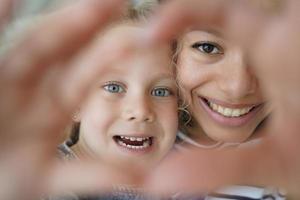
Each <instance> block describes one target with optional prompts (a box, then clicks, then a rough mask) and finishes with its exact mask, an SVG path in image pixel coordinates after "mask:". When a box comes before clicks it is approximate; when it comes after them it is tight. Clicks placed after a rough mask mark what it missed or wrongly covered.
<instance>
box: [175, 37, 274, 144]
mask: <svg viewBox="0 0 300 200" xmlns="http://www.w3.org/2000/svg"><path fill="white" fill-rule="evenodd" d="M179 45H181V50H180V52H179V55H178V61H177V64H178V66H177V67H178V80H179V84H180V86H181V87H182V90H183V91H182V94H183V98H185V100H186V101H187V102H188V103H189V107H188V110H189V112H190V113H191V115H192V116H193V117H194V121H195V123H196V125H195V128H192V132H191V134H194V136H196V137H197V135H196V134H198V136H199V134H200V133H199V132H201V129H202V130H203V131H204V133H205V134H206V135H207V136H208V137H209V138H211V139H213V140H215V141H223V142H242V141H245V140H246V139H247V138H248V137H249V136H251V135H252V133H253V132H254V131H255V129H256V128H257V127H258V125H259V124H260V123H261V122H262V121H263V120H264V119H265V118H266V117H267V116H268V115H269V114H270V106H269V105H267V104H266V101H265V99H264V98H263V97H262V94H261V92H260V88H259V84H258V81H257V79H256V77H255V76H254V75H253V74H252V73H251V71H250V69H249V67H250V66H248V63H247V62H246V60H247V59H246V55H245V52H243V51H242V49H241V48H239V47H238V46H235V45H233V44H231V43H229V42H227V41H226V40H224V39H223V38H222V37H221V36H220V34H219V33H217V32H214V31H191V32H189V33H187V34H185V36H184V37H183V38H182V41H181V43H180V44H179Z"/></svg>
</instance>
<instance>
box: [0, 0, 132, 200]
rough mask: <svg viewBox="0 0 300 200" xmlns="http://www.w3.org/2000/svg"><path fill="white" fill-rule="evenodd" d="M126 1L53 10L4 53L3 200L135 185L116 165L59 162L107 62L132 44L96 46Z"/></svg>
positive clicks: (0, 83) (0, 69)
mask: <svg viewBox="0 0 300 200" xmlns="http://www.w3.org/2000/svg"><path fill="white" fill-rule="evenodd" d="M123 2H124V1H122V0H103V1H97V0H87V1H79V2H77V3H76V4H74V5H71V6H70V7H67V8H63V9H62V10H59V11H56V12H54V13H51V14H48V15H47V16H45V17H43V19H41V20H40V21H39V25H37V26H36V27H35V28H33V29H31V31H30V32H29V33H27V34H26V35H25V36H24V38H23V40H22V42H20V43H19V44H18V45H16V46H15V47H14V48H13V49H12V50H11V51H9V52H7V53H6V54H5V55H4V56H2V58H1V60H0V96H1V98H0V136H1V140H0V199H5V200H10V199H13V200H14V199H35V198H39V196H40V195H41V194H42V193H48V192H49V193H60V192H63V191H69V190H72V191H77V192H88V191H90V192H91V191H96V190H97V191H98V192H99V191H105V190H107V189H110V188H111V187H112V183H120V182H123V181H124V182H127V181H129V182H130V180H128V179H127V178H126V177H125V175H124V174H123V173H121V172H120V171H118V170H117V169H114V168H112V167H109V166H105V165H103V164H100V163H97V162H96V161H90V162H84V163H76V162H74V163H69V164H67V165H63V164H61V163H59V162H57V160H56V159H55V158H56V155H57V154H56V152H57V149H56V148H57V145H58V143H59V141H60V139H61V138H62V134H63V130H64V128H65V127H66V125H67V124H68V123H69V122H70V119H71V117H70V116H71V115H72V113H73V112H74V110H75V108H77V107H78V106H79V104H80V103H82V102H83V101H84V100H85V98H86V97H87V96H88V94H89V88H90V87H91V85H92V84H93V83H94V82H95V80H96V79H97V77H99V75H100V74H101V73H104V70H103V66H105V67H106V68H107V66H109V65H110V64H111V63H112V62H113V61H114V60H118V58H121V57H122V56H123V54H124V52H126V49H128V48H127V47H128V46H130V44H129V42H127V41H116V43H115V44H114V43H109V44H107V43H99V42H98V41H94V42H93V43H91V41H93V40H94V39H93V36H94V35H95V34H96V33H97V32H99V30H101V29H103V28H104V27H105V25H107V24H108V23H109V22H111V21H112V18H115V16H118V15H119V13H120V11H121V8H122V4H123ZM9 3H11V2H10V1H1V2H0V8H1V9H0V12H2V13H1V14H3V15H0V16H3V18H4V17H5V16H7V15H9V12H8V11H7V9H8V8H9V6H7V5H8V4H9ZM2 8H6V9H2ZM4 11H5V12H6V13H4ZM3 18H2V19H3ZM127 172H128V173H127V175H128V174H129V172H130V171H129V170H127Z"/></svg>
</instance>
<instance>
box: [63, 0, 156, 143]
mask: <svg viewBox="0 0 300 200" xmlns="http://www.w3.org/2000/svg"><path fill="white" fill-rule="evenodd" d="M159 2H160V1H159V0H131V1H129V2H128V4H127V6H126V7H125V10H124V12H123V16H122V17H121V19H120V20H119V21H117V22H116V23H114V24H112V25H111V26H109V27H107V29H110V28H112V27H114V26H117V25H119V24H122V23H123V22H133V23H140V22H146V21H147V20H148V18H149V17H150V15H151V14H152V13H153V10H154V9H155V8H156V7H157V6H158V5H159ZM67 130H68V136H67V140H65V143H66V145H68V146H69V147H71V146H73V145H75V144H76V143H77V142H78V140H79V132H80V122H73V123H72V127H71V129H70V128H68V129H67Z"/></svg>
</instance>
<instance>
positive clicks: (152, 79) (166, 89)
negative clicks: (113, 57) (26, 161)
mask: <svg viewBox="0 0 300 200" xmlns="http://www.w3.org/2000/svg"><path fill="white" fill-rule="evenodd" d="M155 5H156V3H155V1H144V2H142V1H141V2H140V5H137V4H135V6H136V7H132V10H131V12H130V13H129V19H127V20H123V21H121V22H119V23H117V24H116V25H114V26H112V27H108V29H107V31H105V32H104V34H103V35H101V36H100V40H101V41H103V42H105V43H107V44H111V45H117V44H118V40H120V39H123V40H134V39H135V38H134V34H135V33H136V32H137V31H141V30H140V28H139V23H140V21H141V20H140V19H141V18H143V17H145V16H146V15H147V12H149V11H150V8H152V7H153V6H155ZM99 56H101V55H99ZM171 56H172V53H171V48H170V46H167V45H164V46H162V47H161V48H160V49H158V50H157V49H145V50H143V51H139V52H135V53H134V55H131V56H129V57H127V58H126V59H124V60H119V61H116V62H114V64H113V65H111V66H107V69H105V70H104V73H103V75H102V76H101V77H99V81H98V84H97V85H95V87H94V90H93V93H92V95H91V97H90V98H89V100H88V101H87V102H86V104H84V105H83V106H82V107H81V108H79V109H78V112H77V113H76V114H75V116H74V125H73V128H72V133H71V137H70V138H69V139H67V140H66V141H65V142H64V143H63V144H62V145H61V146H60V147H59V149H60V153H61V155H62V156H63V157H64V158H67V159H86V158H92V159H99V160H101V161H102V162H104V163H109V164H111V165H116V166H121V167H122V168H125V169H126V168H130V167H136V166H138V167H142V168H143V169H151V168H152V167H153V166H154V165H156V164H158V162H159V161H160V160H161V159H163V157H164V156H166V155H167V154H168V152H169V150H170V149H171V148H172V147H173V144H174V141H175V138H176V132H177V129H178V126H177V123H178V117H177V116H178V114H177V110H178V106H177V105H178V104H177V103H178V102H177V85H176V82H175V74H174V67H173V66H172V62H171ZM140 195H141V194H139V193H138V192H137V190H136V189H134V188H130V187H127V186H124V187H123V186H120V187H119V188H118V189H117V190H116V191H115V192H114V193H113V194H109V195H107V196H101V197H97V199H124V198H126V199H138V198H142V196H140ZM76 198H77V197H76ZM88 199H89V198H88Z"/></svg>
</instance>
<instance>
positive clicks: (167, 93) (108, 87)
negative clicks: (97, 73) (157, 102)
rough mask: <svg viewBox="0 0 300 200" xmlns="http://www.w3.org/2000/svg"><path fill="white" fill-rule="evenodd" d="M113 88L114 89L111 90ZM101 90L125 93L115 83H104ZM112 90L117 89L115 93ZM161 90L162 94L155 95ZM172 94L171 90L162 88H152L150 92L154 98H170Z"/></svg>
mask: <svg viewBox="0 0 300 200" xmlns="http://www.w3.org/2000/svg"><path fill="white" fill-rule="evenodd" d="M113 87H115V88H113ZM103 89H104V90H106V91H107V92H110V93H123V92H126V90H125V89H124V87H123V86H122V85H121V84H120V83H116V82H109V83H106V84H105V85H104V86H103ZM114 89H118V90H117V91H116V90H114ZM161 90H163V92H164V93H163V94H162V95H160V94H157V93H156V94H155V92H157V91H158V92H160V91H161ZM173 94H174V93H173V92H172V90H171V89H169V88H164V87H158V88H154V89H153V90H152V91H151V95H152V96H156V97H168V96H171V95H173Z"/></svg>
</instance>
